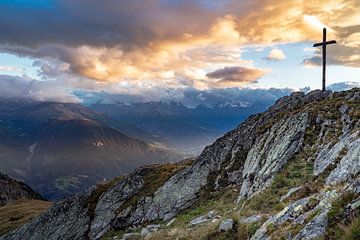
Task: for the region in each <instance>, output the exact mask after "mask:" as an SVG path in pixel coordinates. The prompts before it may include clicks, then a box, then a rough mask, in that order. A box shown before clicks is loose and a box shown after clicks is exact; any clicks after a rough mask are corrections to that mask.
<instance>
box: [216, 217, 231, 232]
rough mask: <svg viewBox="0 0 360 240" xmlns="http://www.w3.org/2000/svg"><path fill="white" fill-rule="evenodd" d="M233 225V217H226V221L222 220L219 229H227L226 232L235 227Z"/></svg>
mask: <svg viewBox="0 0 360 240" xmlns="http://www.w3.org/2000/svg"><path fill="white" fill-rule="evenodd" d="M233 227H234V220H232V219H230V218H229V219H225V220H224V221H222V222H221V223H220V226H219V231H225V232H227V231H229V230H231V229H233Z"/></svg>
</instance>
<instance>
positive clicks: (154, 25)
mask: <svg viewBox="0 0 360 240" xmlns="http://www.w3.org/2000/svg"><path fill="white" fill-rule="evenodd" d="M90 2H91V4H88V5H84V1H76V2H73V1H66V6H67V8H65V9H66V10H68V11H71V13H72V14H71V16H75V17H79V19H80V20H83V19H86V20H87V21H89V22H90V23H91V24H90V25H89V29H90V28H91V29H92V28H96V27H98V26H101V27H100V28H96V29H95V30H93V32H91V33H92V35H91V36H93V38H94V40H91V39H89V36H88V32H86V31H83V30H82V28H81V27H79V26H82V24H83V25H85V24H87V22H81V24H80V23H79V25H76V26H77V28H76V31H78V32H79V34H78V35H77V34H68V35H69V36H68V38H70V37H72V38H74V37H73V36H78V37H79V38H80V39H77V38H75V40H74V39H72V38H71V39H68V38H67V37H64V39H65V40H64V41H63V42H57V41H54V40H53V39H51V38H49V39H47V42H46V44H45V43H43V42H42V41H41V42H37V44H34V43H33V42H32V43H31V46H33V45H36V48H32V49H31V51H30V50H28V51H26V53H25V54H24V53H23V51H24V47H22V48H20V50H19V49H18V50H14V51H15V52H16V51H18V52H20V53H19V54H23V55H30V56H34V57H36V58H47V57H52V58H56V59H58V60H60V61H62V62H65V63H67V64H68V66H69V70H71V71H72V72H73V73H75V74H77V75H80V76H82V77H86V78H89V79H94V80H96V81H98V82H103V83H108V82H110V83H121V84H124V85H127V84H133V83H134V82H136V83H137V84H140V83H139V82H141V84H143V85H146V86H156V85H162V86H170V87H185V86H193V87H196V88H200V89H204V88H209V87H214V86H215V85H216V86H217V87H228V86H234V85H239V84H247V83H252V82H254V81H256V79H258V78H259V77H261V76H263V75H264V74H265V73H266V71H263V70H258V71H255V72H251V74H250V73H246V74H243V76H242V77H241V76H240V75H239V74H235V75H234V76H232V77H231V80H229V79H226V78H219V79H220V80H219V79H217V81H220V82H217V83H214V78H212V77H207V76H212V74H211V73H214V69H223V71H224V69H226V68H227V70H229V69H233V70H234V69H236V68H239V67H240V68H241V69H256V64H255V63H254V62H253V61H251V60H244V59H242V55H241V53H242V49H243V48H245V47H247V46H250V45H256V46H267V45H268V46H274V45H277V44H280V43H293V42H302V41H311V42H314V41H320V40H321V28H322V27H324V26H326V27H327V28H328V29H329V38H335V39H336V40H338V44H337V46H334V47H332V48H331V49H329V51H330V54H329V55H331V56H332V57H333V59H332V60H330V61H329V62H330V63H333V64H343V65H349V66H354V67H360V63H359V62H360V59H359V56H360V50H359V39H360V38H359V34H360V27H359V19H360V3H359V0H307V1H303V0H289V1H283V0H258V1H252V0H245V1H237V0H233V1H232V0H230V1H226V2H219V3H218V5H219V6H217V8H216V9H212V8H204V7H202V6H201V4H198V2H197V1H194V2H196V4H195V3H192V2H191V1H184V3H182V2H181V1H180V2H179V3H178V6H176V7H173V6H169V5H165V6H163V5H161V4H160V2H159V1H155V0H154V1H149V2H146V3H138V2H131V3H127V4H128V5H129V6H128V8H126V9H127V11H124V10H123V9H124V8H122V7H121V4H120V5H119V3H118V2H117V1H109V3H108V4H104V5H101V6H97V5H96V4H97V2H96V1H90ZM110 3H113V5H114V6H113V5H112V4H110ZM81 7H83V8H84V9H82V8H81ZM79 9H81V11H79ZM76 10H77V11H76ZM105 11H106V12H105ZM99 12H101V13H104V14H103V15H101V14H99V15H98V13H99ZM95 13H97V14H95ZM99 16H101V17H99ZM119 16H121V17H122V18H124V21H120V20H122V18H120V19H119ZM80 20H79V21H80ZM91 21H93V22H91ZM21 26H22V25H21ZM56 26H61V24H59V25H54V27H56ZM103 26H106V27H103ZM70 27H71V26H70ZM69 31H70V30H69ZM103 31H107V32H103ZM94 32H95V33H97V32H100V33H101V34H99V35H100V36H97V35H96V34H94ZM49 34H50V30H49ZM57 34H58V33H57ZM54 36H58V35H54ZM35 37H36V35H35ZM54 38H55V37H54ZM56 39H59V38H56ZM87 39H89V40H88V41H87ZM35 40H36V39H35ZM35 40H32V41H35ZM38 41H40V40H38ZM59 41H61V39H60V40H59ZM69 42H70V44H68V43H69ZM19 44H20V43H19ZM317 55H318V52H317V51H315V55H314V58H313V59H308V60H306V62H307V63H309V64H310V63H311V64H317V60H316V59H317ZM268 57H269V59H276V60H282V59H285V57H286V56H285V55H284V54H283V53H282V52H280V50H278V49H276V48H275V49H274V50H273V51H272V52H271V53H270V55H269V56H268ZM238 70H239V69H238ZM215 72H216V71H215ZM255 73H256V74H255ZM247 74H249V75H248V76H247ZM244 76H246V78H245V79H244V78H243V77H244ZM250 76H251V77H250ZM228 77H229V76H228ZM236 78H237V79H236ZM239 79H240V81H238V80H239ZM215 82H216V81H215ZM220 83H221V84H220Z"/></svg>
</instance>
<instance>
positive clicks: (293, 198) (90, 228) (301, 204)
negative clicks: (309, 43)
mask: <svg viewBox="0 0 360 240" xmlns="http://www.w3.org/2000/svg"><path fill="white" fill-rule="evenodd" d="M359 172H360V89H353V90H350V91H346V92H338V93H332V92H329V91H326V92H321V91H313V92H310V93H308V94H307V95H304V94H303V93H300V92H297V93H293V94H292V95H290V96H286V97H283V98H281V99H279V100H278V101H277V102H276V103H275V104H274V105H273V106H272V107H270V108H269V109H268V110H267V111H265V112H263V113H261V114H256V115H253V116H251V117H249V118H248V119H247V120H246V121H244V122H243V123H242V124H240V125H239V126H238V127H237V128H235V129H234V130H232V131H230V132H228V133H227V134H225V135H224V136H223V137H221V138H219V139H217V140H216V141H215V142H214V143H213V144H212V145H210V146H208V147H206V148H205V149H204V150H203V152H202V153H201V154H200V156H199V157H197V158H196V159H195V160H194V161H186V162H180V163H176V164H166V165H152V166H147V167H142V168H139V169H137V170H136V171H134V172H133V173H131V174H129V175H127V176H125V177H122V178H116V179H114V180H113V181H110V182H107V183H104V184H102V185H98V186H96V187H94V188H91V189H89V190H88V191H87V192H86V193H84V194H82V195H76V196H73V197H70V198H68V199H65V200H63V201H60V202H58V203H56V205H55V206H54V207H53V208H51V209H50V210H49V211H48V212H47V213H46V214H44V215H42V216H40V217H39V218H37V219H34V220H33V221H31V222H30V223H29V224H27V225H25V226H23V227H21V228H19V229H17V230H16V231H14V232H12V233H10V234H8V235H5V236H3V237H1V238H0V239H37V240H38V239H89V238H90V239H100V238H104V239H119V238H120V237H123V238H125V239H129V238H130V237H132V238H135V239H140V238H142V237H146V238H147V239H177V238H179V237H181V238H184V239H359V234H360V233H359V229H360V228H359V224H360V219H359V214H360V212H359V207H360V174H359Z"/></svg>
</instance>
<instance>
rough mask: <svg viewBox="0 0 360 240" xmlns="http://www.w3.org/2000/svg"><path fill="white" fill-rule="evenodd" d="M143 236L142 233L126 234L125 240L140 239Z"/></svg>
mask: <svg viewBox="0 0 360 240" xmlns="http://www.w3.org/2000/svg"><path fill="white" fill-rule="evenodd" d="M140 236H141V234H140V233H125V234H124V235H123V238H122V239H123V240H131V239H136V238H138V237H140Z"/></svg>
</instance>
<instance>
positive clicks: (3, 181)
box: [0, 173, 43, 206]
mask: <svg viewBox="0 0 360 240" xmlns="http://www.w3.org/2000/svg"><path fill="white" fill-rule="evenodd" d="M22 198H27V199H39V200H42V199H43V198H42V197H41V195H40V194H38V193H37V192H35V191H34V190H32V189H31V188H30V187H29V186H28V185H26V184H25V183H23V182H19V181H16V180H14V179H12V178H10V177H9V176H7V175H5V174H2V173H0V206H3V205H5V204H8V203H11V202H14V201H16V200H18V199H22Z"/></svg>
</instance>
